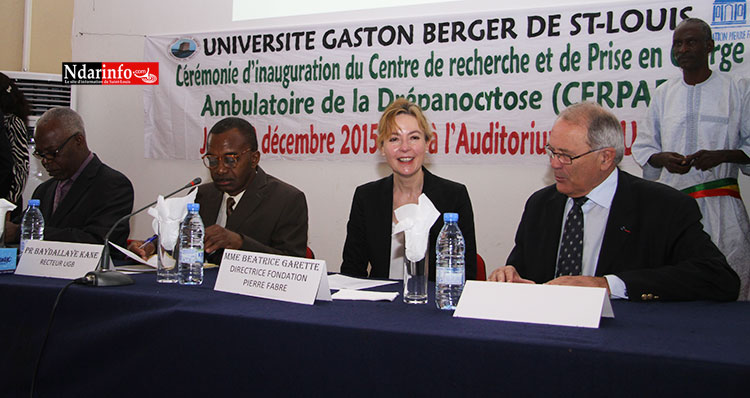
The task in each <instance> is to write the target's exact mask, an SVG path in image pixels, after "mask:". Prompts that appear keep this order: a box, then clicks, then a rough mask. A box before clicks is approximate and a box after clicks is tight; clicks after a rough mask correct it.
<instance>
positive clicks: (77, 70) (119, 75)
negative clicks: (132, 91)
mask: <svg viewBox="0 0 750 398" xmlns="http://www.w3.org/2000/svg"><path fill="white" fill-rule="evenodd" d="M62 78H63V83H65V84H102V85H132V84H141V85H157V84H159V63H158V62H63V64H62Z"/></svg>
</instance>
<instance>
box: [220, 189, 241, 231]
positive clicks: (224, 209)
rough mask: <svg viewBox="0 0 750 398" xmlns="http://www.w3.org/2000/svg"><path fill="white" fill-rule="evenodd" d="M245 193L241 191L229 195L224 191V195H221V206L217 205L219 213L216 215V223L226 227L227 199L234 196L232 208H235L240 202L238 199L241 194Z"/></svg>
mask: <svg viewBox="0 0 750 398" xmlns="http://www.w3.org/2000/svg"><path fill="white" fill-rule="evenodd" d="M244 194H245V191H242V192H240V193H238V194H237V195H234V196H230V195H229V194H228V193H226V192H224V195H223V196H222V197H221V206H220V207H219V214H218V215H217V216H216V225H218V226H220V227H222V228H226V227H227V199H229V198H234V208H235V209H237V204H238V203H240V200H241V199H242V195H244Z"/></svg>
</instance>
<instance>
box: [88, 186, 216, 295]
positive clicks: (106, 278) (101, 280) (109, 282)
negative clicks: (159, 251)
mask: <svg viewBox="0 0 750 398" xmlns="http://www.w3.org/2000/svg"><path fill="white" fill-rule="evenodd" d="M201 181H202V180H201V178H200V177H197V178H194V179H193V180H192V181H190V182H189V183H187V184H185V185H184V186H183V187H181V188H180V189H178V190H176V191H174V192H172V193H170V194H169V195H167V196H165V197H164V199H166V198H168V197H170V196H174V195H175V194H176V193H178V192H180V191H182V190H184V189H187V188H190V187H194V186H196V185H198V184H200V183H201ZM156 202H157V201H156V200H155V201H153V202H151V203H149V204H147V205H146V206H143V207H141V208H140V209H138V210H136V211H134V212H132V213H130V214H128V215H126V216H124V217H122V218H120V219H119V220H117V222H115V223H114V225H112V228H110V229H109V231H108V232H107V234H106V235H104V248H102V253H101V256H100V257H99V264H97V266H96V271H91V272H89V273H87V274H86V276H84V277H82V278H78V279H76V281H79V280H80V281H79V283H82V284H84V285H91V286H124V285H131V284H133V278H131V277H130V276H128V275H125V274H123V273H122V272H118V271H113V270H112V265H111V262H112V259H110V257H109V237H110V235H112V232H114V230H115V227H117V226H118V225H120V223H122V222H123V221H125V220H128V219H130V217H133V216H134V215H136V214H138V213H140V212H142V211H144V210H146V209H148V208H149V207H151V206H153V205H155V204H156Z"/></svg>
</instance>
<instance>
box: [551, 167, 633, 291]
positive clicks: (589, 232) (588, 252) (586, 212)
mask: <svg viewBox="0 0 750 398" xmlns="http://www.w3.org/2000/svg"><path fill="white" fill-rule="evenodd" d="M616 190H617V168H615V169H614V170H613V171H612V173H610V175H609V176H608V177H607V178H606V179H605V180H604V181H602V183H601V184H599V185H597V186H596V187H595V188H594V189H592V190H591V192H589V194H588V195H586V197H587V198H589V200H587V201H586V203H584V204H583V206H582V207H581V210H582V211H583V259H582V270H581V272H582V275H584V276H595V275H596V266H597V262H598V260H599V252H600V251H601V249H602V241H603V240H604V229H605V228H606V227H607V219H609V209H610V208H611V207H612V200H613V199H614V197H615V191H616ZM572 207H573V199H572V198H568V201H567V202H566V203H565V211H563V220H562V225H563V228H565V219H566V218H567V217H568V212H569V211H570V209H571V208H572ZM560 241H561V242H562V233H560ZM557 247H558V250H559V248H560V244H559V243H558V246H557ZM604 277H605V278H607V283H608V284H609V292H610V297H612V298H625V299H626V298H628V294H627V289H626V287H625V282H623V281H622V279H620V278H618V277H617V276H615V275H604Z"/></svg>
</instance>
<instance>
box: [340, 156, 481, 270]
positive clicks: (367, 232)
mask: <svg viewBox="0 0 750 398" xmlns="http://www.w3.org/2000/svg"><path fill="white" fill-rule="evenodd" d="M422 170H423V171H424V183H423V185H422V193H424V194H425V195H427V197H428V198H430V201H432V203H433V204H434V205H435V208H437V209H438V211H439V212H440V213H441V216H440V217H439V218H438V220H437V221H435V224H433V226H432V228H430V237H429V247H428V249H427V253H428V254H429V261H430V263H429V267H430V270H429V279H430V280H435V241H436V240H437V236H438V233H440V229H441V228H443V217H442V213H458V227H459V228H460V229H461V233H462V234H463V236H464V240H465V246H466V247H465V249H466V257H465V259H466V279H475V278H476V274H477V243H476V238H475V235H474V212H473V210H472V208H471V200H470V199H469V192H468V191H467V190H466V187H465V186H464V185H463V184H459V183H456V182H453V181H449V180H446V179H444V178H440V177H438V176H436V175H434V174H432V173H430V172H429V171H427V169H426V168H422ZM392 219H393V175H391V176H389V177H385V178H382V179H380V180H377V181H373V182H370V183H367V184H365V185H361V186H359V187H357V190H356V191H355V192H354V199H353V200H352V209H351V213H350V214H349V222H348V223H347V225H346V242H345V243H344V255H343V257H344V261H343V263H342V264H341V273H342V274H346V275H351V276H358V277H366V276H368V274H367V264H368V263H370V265H371V267H372V268H371V270H370V274H369V276H370V277H372V278H386V279H387V278H388V273H389V271H390V267H391V259H390V257H391V223H392Z"/></svg>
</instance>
